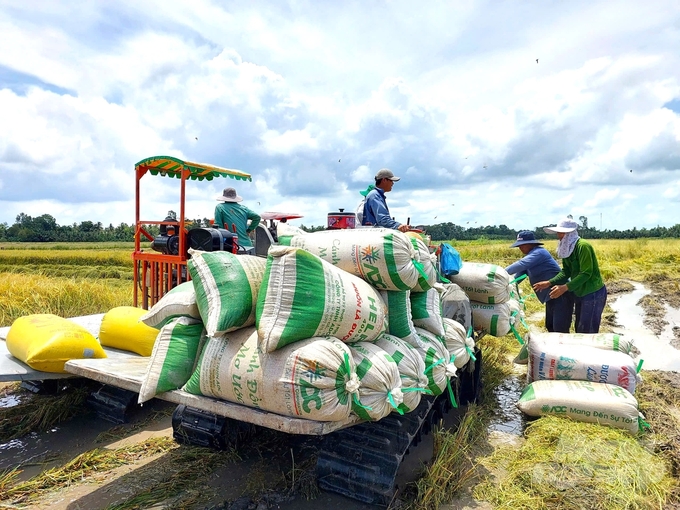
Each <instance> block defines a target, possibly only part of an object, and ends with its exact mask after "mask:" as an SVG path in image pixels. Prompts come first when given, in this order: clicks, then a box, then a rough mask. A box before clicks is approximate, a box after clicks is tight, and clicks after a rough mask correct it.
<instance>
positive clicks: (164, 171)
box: [135, 156, 252, 181]
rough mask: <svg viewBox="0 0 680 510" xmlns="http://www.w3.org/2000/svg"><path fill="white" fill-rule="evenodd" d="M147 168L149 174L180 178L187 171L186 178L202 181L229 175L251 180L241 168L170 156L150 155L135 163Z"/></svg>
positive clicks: (136, 165)
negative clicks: (234, 168) (222, 166)
mask: <svg viewBox="0 0 680 510" xmlns="http://www.w3.org/2000/svg"><path fill="white" fill-rule="evenodd" d="M140 169H141V170H148V171H149V172H151V175H162V176H167V177H176V178H178V179H181V178H182V172H183V171H188V172H189V175H188V176H187V179H191V180H194V181H195V180H198V181H202V180H203V179H206V180H208V181H212V180H213V179H214V178H215V177H231V178H232V179H236V180H239V181H252V178H251V177H250V174H247V173H245V172H242V171H241V170H232V169H230V168H220V167H217V166H212V165H206V164H203V163H192V162H191V161H182V160H181V159H177V158H173V157H171V156H152V157H150V158H146V159H143V160H141V161H140V162H138V163H137V164H135V170H140Z"/></svg>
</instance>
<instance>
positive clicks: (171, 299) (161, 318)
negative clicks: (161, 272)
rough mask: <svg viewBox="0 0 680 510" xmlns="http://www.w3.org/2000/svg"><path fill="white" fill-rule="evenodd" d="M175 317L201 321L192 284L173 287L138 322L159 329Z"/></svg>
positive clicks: (186, 283) (187, 283)
mask: <svg viewBox="0 0 680 510" xmlns="http://www.w3.org/2000/svg"><path fill="white" fill-rule="evenodd" d="M176 317H191V318H193V319H198V320H201V313H200V312H199V311H198V303H197V302H196V291H195V290H194V284H193V282H184V283H180V284H179V285H178V286H177V287H173V288H172V289H171V290H170V291H169V292H168V293H167V294H165V295H164V296H163V297H162V298H161V299H160V300H159V301H158V302H157V303H156V304H155V305H153V306H152V307H151V310H149V311H148V312H147V313H145V314H144V315H142V317H140V319H139V320H140V321H142V322H143V323H144V324H146V325H147V326H151V327H152V328H156V329H161V328H162V327H163V326H165V325H166V324H167V323H168V322H170V321H171V320H172V319H174V318H176Z"/></svg>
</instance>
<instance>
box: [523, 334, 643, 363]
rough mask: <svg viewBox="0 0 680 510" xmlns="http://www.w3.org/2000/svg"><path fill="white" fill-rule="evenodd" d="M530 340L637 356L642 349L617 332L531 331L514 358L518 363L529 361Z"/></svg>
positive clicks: (630, 339)
mask: <svg viewBox="0 0 680 510" xmlns="http://www.w3.org/2000/svg"><path fill="white" fill-rule="evenodd" d="M529 342H547V343H555V344H563V345H588V346H590V347H596V348H598V349H603V350H605V351H618V352H625V353H626V354H628V355H630V356H631V357H633V358H636V357H637V356H638V355H639V354H640V351H639V350H638V348H637V347H635V343H634V340H633V339H632V338H629V337H626V336H625V335H619V334H616V333H543V332H540V331H529V332H528V333H527V334H526V335H524V345H522V348H521V349H520V351H519V354H518V355H517V357H516V358H515V359H514V360H513V361H514V362H515V363H517V364H518V365H526V364H527V363H528V362H529V348H528V344H529Z"/></svg>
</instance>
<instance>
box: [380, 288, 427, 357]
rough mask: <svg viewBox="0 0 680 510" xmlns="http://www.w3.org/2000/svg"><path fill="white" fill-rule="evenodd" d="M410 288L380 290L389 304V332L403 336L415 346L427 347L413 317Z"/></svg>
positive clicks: (386, 303)
mask: <svg viewBox="0 0 680 510" xmlns="http://www.w3.org/2000/svg"><path fill="white" fill-rule="evenodd" d="M409 294H410V291H408V290H403V291H400V290H383V291H381V292H380V296H381V297H382V300H383V302H384V303H385V305H386V306H387V333H389V334H390V335H393V336H396V337H397V338H401V339H402V340H403V341H405V342H408V343H409V344H411V345H412V346H413V347H419V348H421V349H424V348H425V345H424V344H423V343H422V340H421V339H420V337H419V336H418V332H417V331H416V327H415V325H414V324H413V318H412V317H411V300H410V299H409Z"/></svg>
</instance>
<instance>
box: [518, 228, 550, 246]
mask: <svg viewBox="0 0 680 510" xmlns="http://www.w3.org/2000/svg"><path fill="white" fill-rule="evenodd" d="M523 244H543V243H542V242H541V241H539V240H538V239H536V236H535V235H534V233H533V232H532V231H531V230H522V231H521V232H519V233H518V234H517V241H515V242H514V243H513V244H511V245H510V248H517V247H518V246H522V245H523Z"/></svg>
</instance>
